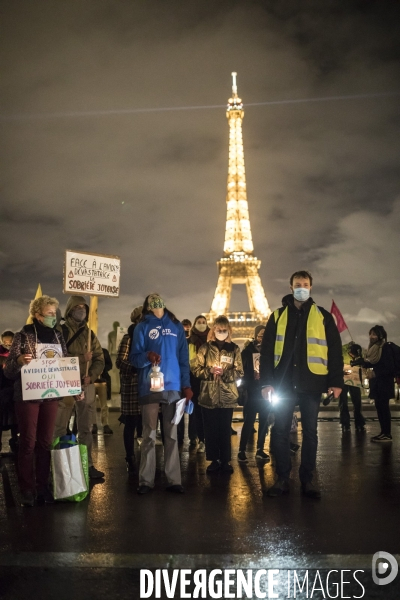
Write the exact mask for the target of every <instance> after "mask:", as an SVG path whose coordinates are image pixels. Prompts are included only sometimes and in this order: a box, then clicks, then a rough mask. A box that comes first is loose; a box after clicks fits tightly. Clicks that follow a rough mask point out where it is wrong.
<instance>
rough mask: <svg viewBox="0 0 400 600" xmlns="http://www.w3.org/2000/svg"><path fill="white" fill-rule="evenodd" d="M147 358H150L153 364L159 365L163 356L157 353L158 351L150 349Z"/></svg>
mask: <svg viewBox="0 0 400 600" xmlns="http://www.w3.org/2000/svg"><path fill="white" fill-rule="evenodd" d="M147 358H148V359H149V361H150V362H151V364H152V365H158V364H159V362H160V360H161V356H160V355H159V354H157V352H153V351H152V350H150V352H148V353H147Z"/></svg>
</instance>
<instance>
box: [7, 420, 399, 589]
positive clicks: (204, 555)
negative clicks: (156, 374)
mask: <svg viewBox="0 0 400 600" xmlns="http://www.w3.org/2000/svg"><path fill="white" fill-rule="evenodd" d="M366 416H367V417H369V418H371V419H372V417H373V416H374V413H372V412H371V413H368V414H367V415H366ZM393 416H394V417H395V420H394V422H393V444H390V445H377V444H376V445H375V444H371V443H370V441H369V438H370V436H371V435H374V434H376V433H378V432H379V425H378V423H377V422H376V421H372V420H371V421H368V422H367V432H366V433H365V434H356V432H355V431H354V428H352V431H351V432H350V433H346V434H342V432H341V430H340V426H339V423H338V422H337V421H335V420H333V421H332V419H335V417H337V415H336V414H335V413H334V412H329V413H322V414H321V421H320V424H319V438H320V444H319V453H318V482H319V484H320V487H321V489H322V492H323V496H322V498H321V500H320V501H315V500H314V501H313V500H311V499H308V498H305V497H303V496H301V494H300V486H299V482H298V478H297V468H298V464H299V458H300V457H299V456H296V457H295V458H294V460H293V472H292V478H293V479H292V486H291V493H290V494H289V495H288V496H285V497H282V498H280V499H271V498H267V497H265V496H264V495H263V490H265V488H266V487H268V486H269V485H270V484H271V483H272V481H273V479H274V469H273V463H269V464H266V465H259V464H257V463H256V461H255V460H254V453H255V447H251V446H249V448H248V456H249V457H250V460H249V462H248V464H245V465H243V464H238V463H237V460H236V455H237V447H238V440H239V436H233V437H232V443H233V461H232V464H233V465H234V467H235V472H234V474H233V475H232V476H226V475H222V474H217V475H214V476H208V475H207V474H206V472H205V468H206V465H207V463H206V460H205V456H204V454H203V455H201V454H197V453H196V451H195V449H194V450H192V449H190V448H189V447H188V446H186V445H185V446H184V448H183V450H182V454H181V461H182V471H183V484H184V486H185V488H186V493H185V494H184V495H179V496H176V495H172V494H169V493H167V492H165V486H166V481H165V476H164V473H163V457H162V446H161V445H160V446H158V447H157V454H158V467H159V470H158V472H157V478H156V488H155V490H154V491H153V492H152V493H150V494H148V495H147V496H138V495H137V494H136V487H137V476H135V477H131V478H129V477H128V475H127V473H126V470H125V465H124V450H123V444H122V426H121V427H119V425H118V423H117V417H118V413H116V412H112V413H111V426H112V428H113V429H114V435H113V436H103V435H102V433H101V430H100V433H99V435H98V436H97V438H96V451H95V456H96V460H95V464H96V466H97V467H98V468H100V469H102V470H104V471H105V473H106V478H105V480H104V482H102V483H98V484H96V485H94V486H93V487H92V489H91V493H90V499H88V500H86V501H84V502H82V503H77V504H67V503H64V504H63V503H58V504H56V505H52V506H45V507H34V508H31V509H27V508H21V507H20V506H19V501H18V491H17V486H16V475H15V466H14V463H13V461H12V459H11V458H3V459H2V461H1V463H0V471H1V475H2V480H1V479H0V598H4V599H7V600H8V599H11V598H12V599H13V600H15V599H18V598H21V599H22V598H27V597H29V595H30V593H33V595H34V597H36V596H37V597H41V598H43V599H45V600H47V599H53V598H54V599H58V600H63V599H64V598H68V599H70V598H74V599H76V600H80V598H82V599H83V598H85V600H88V599H89V598H103V597H106V596H107V598H124V599H125V598H132V599H133V598H139V569H140V568H142V569H144V568H147V569H156V568H169V569H172V568H189V569H190V568H191V569H196V568H197V569H199V568H205V569H212V568H228V567H229V568H236V569H238V568H253V569H262V568H266V569H268V568H270V569H272V568H278V569H281V572H280V574H279V577H278V579H279V578H281V579H279V582H280V583H279V586H278V588H277V590H278V591H279V597H282V598H283V597H287V596H288V593H287V590H286V592H285V593H284V592H283V591H282V590H283V587H282V586H283V585H284V582H285V581H286V584H285V585H287V570H288V569H297V570H298V572H299V573H300V570H301V569H314V571H310V578H311V576H312V577H313V578H314V576H315V569H318V570H320V573H321V574H322V575H321V577H322V578H323V577H325V576H326V574H327V572H328V570H329V569H339V570H340V569H350V570H354V569H361V570H363V571H364V573H360V574H359V577H360V578H361V579H360V580H361V583H363V585H364V588H365V589H366V591H365V593H364V595H363V596H361V593H362V590H361V587H360V585H359V584H357V583H356V582H354V581H353V582H352V584H348V586H347V588H346V586H345V589H344V591H343V594H342V596H341V597H345V596H346V590H347V595H348V596H349V597H353V596H352V594H354V597H355V596H359V597H364V598H398V597H399V595H400V583H399V582H400V576H398V577H397V579H396V580H395V581H394V582H393V583H391V584H389V585H387V586H378V585H375V584H373V583H372V581H371V560H372V556H373V554H374V553H376V552H378V551H386V552H390V553H391V554H394V555H396V557H397V560H399V556H398V555H399V552H400V542H399V538H400V535H399V533H400V421H399V420H397V418H398V416H400V415H399V413H397V412H394V413H393ZM325 419H331V420H325ZM235 429H236V430H237V431H238V432H239V434H240V430H241V423H236V424H235ZM294 439H295V438H294ZM298 441H299V443H301V432H299V434H298ZM266 450H267V448H266ZM282 578H283V579H282ZM32 586H33V587H32ZM281 588H282V589H281ZM33 590H34V591H33ZM304 591H305V590H303V592H304ZM281 593H282V595H281ZM318 594H319V595H318ZM331 594H332V595H333V592H331ZM150 597H155V596H150ZM161 597H167V596H164V595H161ZM171 597H172V596H171ZM175 597H177V598H179V597H181V596H180V595H179V594H178V595H176V596H175ZM207 597H211V596H207ZM216 597H218V596H216ZM220 597H222V596H220ZM234 597H236V596H234ZM254 597H257V596H254ZM267 597H268V594H267ZM289 597H293V596H289ZM297 597H298V598H303V597H304V598H305V597H307V596H306V595H305V593H303V595H302V594H301V593H299V592H297ZM309 597H314V598H319V597H321V598H322V597H324V596H323V595H322V592H321V591H320V592H318V591H317V592H314V594H313V596H309ZM339 597H340V596H339Z"/></svg>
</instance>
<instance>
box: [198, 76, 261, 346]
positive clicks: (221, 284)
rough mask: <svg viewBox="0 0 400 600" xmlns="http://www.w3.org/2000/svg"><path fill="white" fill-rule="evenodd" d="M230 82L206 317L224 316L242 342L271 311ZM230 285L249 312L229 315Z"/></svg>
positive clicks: (238, 109)
mask: <svg viewBox="0 0 400 600" xmlns="http://www.w3.org/2000/svg"><path fill="white" fill-rule="evenodd" d="M232 79H233V84H232V98H229V100H228V107H227V112H226V116H227V118H228V121H229V170H228V184H227V188H228V189H227V196H226V207H227V214H226V229H225V244H224V257H223V258H221V260H220V261H218V263H217V265H218V270H219V276H218V283H217V289H216V290H215V295H214V300H213V301H212V304H211V310H210V312H209V313H208V314H207V315H206V316H207V320H208V321H209V322H210V323H212V322H213V321H214V319H215V317H217V316H218V315H227V316H228V318H229V320H230V321H231V323H232V327H233V331H234V335H235V338H238V337H239V338H240V337H242V338H246V337H251V335H252V333H253V329H254V327H255V326H256V325H258V324H260V323H264V324H265V322H266V321H267V320H268V317H269V315H270V314H271V310H270V308H269V305H268V301H267V298H266V297H265V293H264V288H263V286H262V283H261V279H260V275H259V274H258V270H259V268H260V266H261V261H260V260H258V259H257V258H256V257H255V256H253V250H254V247H253V241H252V237H251V229H250V220H249V208H248V204H247V193H246V175H245V170H244V152H243V138H242V120H243V117H244V111H243V104H242V101H241V99H240V98H239V97H238V94H237V86H236V73H232ZM234 284H245V285H246V289H247V297H248V301H249V307H250V311H248V312H229V306H230V301H231V293H232V285H234Z"/></svg>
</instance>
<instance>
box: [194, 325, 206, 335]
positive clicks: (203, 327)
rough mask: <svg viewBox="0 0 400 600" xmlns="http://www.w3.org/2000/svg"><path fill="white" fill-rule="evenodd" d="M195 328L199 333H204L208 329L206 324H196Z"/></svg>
mask: <svg viewBox="0 0 400 600" xmlns="http://www.w3.org/2000/svg"><path fill="white" fill-rule="evenodd" d="M195 327H196V329H197V331H200V333H204V332H205V330H206V329H207V325H206V323H196V325H195Z"/></svg>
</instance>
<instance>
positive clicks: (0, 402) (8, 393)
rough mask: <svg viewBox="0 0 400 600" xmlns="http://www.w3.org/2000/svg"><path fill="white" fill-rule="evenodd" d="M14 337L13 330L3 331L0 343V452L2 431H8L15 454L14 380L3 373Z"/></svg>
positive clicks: (16, 431) (16, 427)
mask: <svg viewBox="0 0 400 600" xmlns="http://www.w3.org/2000/svg"><path fill="white" fill-rule="evenodd" d="M13 339H14V332H13V331H10V330H6V331H3V333H2V334H1V344H0V452H1V450H2V441H1V440H2V433H3V431H10V433H11V437H10V439H9V441H8V444H9V446H10V449H11V451H12V452H13V453H14V454H15V453H16V452H17V450H18V425H17V418H16V415H15V410H14V382H13V381H12V380H11V379H7V377H6V376H5V375H4V365H5V363H6V359H7V357H8V355H9V353H10V349H11V346H12V343H13Z"/></svg>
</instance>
